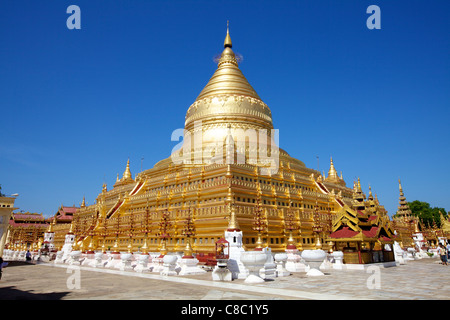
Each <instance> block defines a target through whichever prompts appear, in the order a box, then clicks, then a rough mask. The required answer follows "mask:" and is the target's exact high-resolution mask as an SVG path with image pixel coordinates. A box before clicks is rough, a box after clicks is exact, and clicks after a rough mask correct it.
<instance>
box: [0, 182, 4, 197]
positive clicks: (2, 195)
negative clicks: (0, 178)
mask: <svg viewBox="0 0 450 320" xmlns="http://www.w3.org/2000/svg"><path fill="white" fill-rule="evenodd" d="M4 196H5V195H4V194H3V193H2V185H1V184H0V197H4Z"/></svg>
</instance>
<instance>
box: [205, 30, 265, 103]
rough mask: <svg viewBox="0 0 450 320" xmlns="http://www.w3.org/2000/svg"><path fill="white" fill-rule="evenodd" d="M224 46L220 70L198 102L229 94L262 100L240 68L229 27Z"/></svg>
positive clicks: (214, 75) (219, 63)
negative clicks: (232, 47)
mask: <svg viewBox="0 0 450 320" xmlns="http://www.w3.org/2000/svg"><path fill="white" fill-rule="evenodd" d="M223 45H224V50H223V52H222V54H221V56H220V59H219V62H218V68H217V70H216V72H215V73H214V74H213V76H212V77H211V79H210V80H209V82H208V84H207V85H206V86H205V87H204V88H203V90H202V92H200V94H199V96H198V97H197V99H196V100H197V101H198V100H201V99H203V98H207V97H213V96H217V95H227V94H232V95H243V96H247V97H251V98H256V99H258V100H261V98H260V97H259V96H258V94H257V93H256V91H255V89H253V87H252V86H251V85H250V83H248V81H247V79H246V78H245V77H244V75H243V74H242V71H241V70H240V69H239V67H238V63H237V59H236V55H235V54H234V52H233V50H232V49H231V46H232V44H231V37H230V31H229V28H228V27H227V35H226V37H225V41H224V44H223Z"/></svg>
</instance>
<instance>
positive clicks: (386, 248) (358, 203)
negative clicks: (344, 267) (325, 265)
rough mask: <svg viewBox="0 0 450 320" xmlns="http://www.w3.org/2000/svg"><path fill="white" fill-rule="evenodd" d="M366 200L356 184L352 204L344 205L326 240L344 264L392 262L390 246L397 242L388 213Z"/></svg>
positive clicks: (374, 202)
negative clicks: (340, 256)
mask: <svg viewBox="0 0 450 320" xmlns="http://www.w3.org/2000/svg"><path fill="white" fill-rule="evenodd" d="M369 190H370V191H369V197H368V198H367V200H366V195H365V194H364V192H363V191H362V190H361V183H360V181H359V179H358V182H357V183H355V186H354V189H353V203H352V205H351V206H349V205H347V204H345V205H344V206H343V207H342V208H341V210H339V211H338V213H337V219H336V220H335V222H334V224H333V228H332V232H331V234H330V236H329V240H330V241H332V242H334V243H335V246H334V247H335V248H336V250H338V251H342V252H343V253H344V263H359V264H366V263H375V262H390V261H394V250H393V244H394V241H395V239H396V236H395V234H394V229H393V226H392V224H391V221H390V219H389V216H388V215H387V211H386V210H385V209H384V207H383V206H382V205H380V203H379V201H378V199H377V198H376V197H374V196H373V195H372V190H371V188H369Z"/></svg>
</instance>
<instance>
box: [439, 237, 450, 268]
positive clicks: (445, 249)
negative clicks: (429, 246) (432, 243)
mask: <svg viewBox="0 0 450 320" xmlns="http://www.w3.org/2000/svg"><path fill="white" fill-rule="evenodd" d="M437 253H438V254H439V257H441V262H442V264H443V265H445V266H448V259H450V241H449V242H447V246H445V244H442V243H440V244H439V246H438V249H437Z"/></svg>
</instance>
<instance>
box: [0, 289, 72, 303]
mask: <svg viewBox="0 0 450 320" xmlns="http://www.w3.org/2000/svg"><path fill="white" fill-rule="evenodd" d="M68 293H69V292H50V293H33V292H30V291H22V290H19V289H16V288H15V287H3V288H0V300H60V299H62V298H63V297H65V296H66V295H67V294H68Z"/></svg>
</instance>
